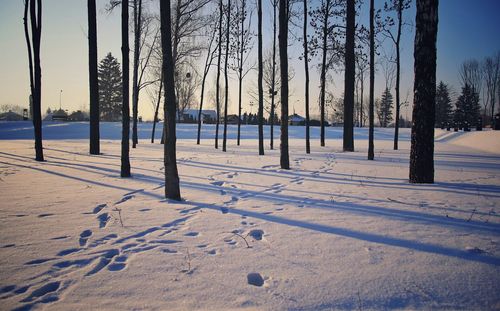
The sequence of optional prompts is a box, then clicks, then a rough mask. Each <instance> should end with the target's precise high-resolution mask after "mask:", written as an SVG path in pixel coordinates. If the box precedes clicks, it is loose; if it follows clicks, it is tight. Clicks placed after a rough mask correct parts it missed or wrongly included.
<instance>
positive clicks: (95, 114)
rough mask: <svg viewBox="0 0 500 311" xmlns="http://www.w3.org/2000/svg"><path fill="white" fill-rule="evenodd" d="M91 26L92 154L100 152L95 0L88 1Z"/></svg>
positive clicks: (90, 91)
mask: <svg viewBox="0 0 500 311" xmlns="http://www.w3.org/2000/svg"><path fill="white" fill-rule="evenodd" d="M87 10H88V26H89V33H88V36H89V94H90V142H89V143H90V146H89V148H90V151H89V152H90V154H99V153H100V145H99V79H98V75H97V14H96V4H95V0H88V1H87Z"/></svg>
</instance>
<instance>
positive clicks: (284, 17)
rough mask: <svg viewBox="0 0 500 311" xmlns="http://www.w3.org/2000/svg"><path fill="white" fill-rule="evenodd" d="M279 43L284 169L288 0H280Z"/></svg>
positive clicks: (285, 165) (285, 160)
mask: <svg viewBox="0 0 500 311" xmlns="http://www.w3.org/2000/svg"><path fill="white" fill-rule="evenodd" d="M279 23H280V29H279V45H280V73H281V92H280V95H281V144H280V151H281V152H280V164H281V168H282V169H286V170H288V169H290V158H289V156H288V0H280V13H279Z"/></svg>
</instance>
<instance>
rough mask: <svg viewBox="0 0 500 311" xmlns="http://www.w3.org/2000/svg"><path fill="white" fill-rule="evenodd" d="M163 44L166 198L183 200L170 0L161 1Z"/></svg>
mask: <svg viewBox="0 0 500 311" xmlns="http://www.w3.org/2000/svg"><path fill="white" fill-rule="evenodd" d="M160 20H161V45H162V51H163V54H162V55H163V62H162V72H163V78H164V80H165V105H164V109H163V111H164V120H165V139H166V142H165V144H164V147H163V148H164V149H163V152H164V157H163V163H164V167H165V198H167V199H172V200H177V201H180V200H181V192H180V188H179V173H178V171H177V156H176V134H175V108H176V107H175V103H176V99H175V85H174V60H173V55H172V31H171V25H172V23H171V18H170V0H166V1H160Z"/></svg>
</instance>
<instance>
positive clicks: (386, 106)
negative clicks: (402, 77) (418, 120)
mask: <svg viewBox="0 0 500 311" xmlns="http://www.w3.org/2000/svg"><path fill="white" fill-rule="evenodd" d="M393 103H394V101H393V98H392V94H391V91H389V88H385V91H384V92H383V93H382V99H381V100H380V105H379V111H378V115H379V121H380V126H381V127H387V126H388V125H389V123H391V121H392V107H393Z"/></svg>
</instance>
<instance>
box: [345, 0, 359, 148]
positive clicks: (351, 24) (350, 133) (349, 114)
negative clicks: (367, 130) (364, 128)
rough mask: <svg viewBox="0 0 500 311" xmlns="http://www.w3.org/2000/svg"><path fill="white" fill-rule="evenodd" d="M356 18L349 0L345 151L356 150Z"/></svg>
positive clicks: (346, 44)
mask: <svg viewBox="0 0 500 311" xmlns="http://www.w3.org/2000/svg"><path fill="white" fill-rule="evenodd" d="M355 19H356V10H355V0H347V23H346V40H345V79H344V83H345V85H344V135H343V136H344V141H343V147H344V151H354V121H353V119H354V82H355V81H354V80H355V74H356V63H355V58H354V36H355V32H356V28H355V27H356V25H355Z"/></svg>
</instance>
